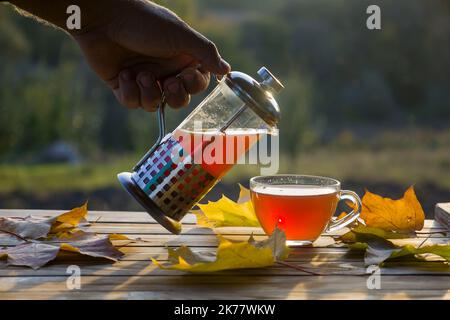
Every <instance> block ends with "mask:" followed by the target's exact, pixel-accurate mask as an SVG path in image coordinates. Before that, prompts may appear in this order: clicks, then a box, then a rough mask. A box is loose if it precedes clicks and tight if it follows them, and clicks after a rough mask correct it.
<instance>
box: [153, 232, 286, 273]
mask: <svg viewBox="0 0 450 320" xmlns="http://www.w3.org/2000/svg"><path fill="white" fill-rule="evenodd" d="M218 239H219V246H218V248H217V253H216V254H214V253H212V252H193V251H192V250H191V249H190V248H189V247H187V246H181V247H180V248H178V249H176V250H174V249H171V248H169V249H168V253H169V262H168V263H166V264H161V263H159V262H158V261H157V260H156V259H153V258H152V261H153V263H154V264H156V265H157V266H158V267H160V268H161V269H168V270H180V271H185V272H215V271H220V270H230V269H245V268H262V267H268V266H271V265H273V264H274V263H275V262H276V261H279V260H284V259H286V258H287V256H288V254H289V248H288V247H287V246H286V236H285V234H284V232H283V231H281V230H280V229H276V230H275V231H274V232H273V233H272V235H271V236H270V237H269V238H268V239H267V240H264V241H255V240H254V239H253V237H250V239H249V240H248V241H243V242H232V241H230V240H227V239H225V238H223V237H222V236H220V235H218Z"/></svg>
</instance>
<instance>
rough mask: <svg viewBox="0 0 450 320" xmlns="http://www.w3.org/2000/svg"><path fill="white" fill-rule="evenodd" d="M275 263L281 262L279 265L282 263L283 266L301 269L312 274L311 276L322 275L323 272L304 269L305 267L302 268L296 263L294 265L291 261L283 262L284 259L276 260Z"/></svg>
mask: <svg viewBox="0 0 450 320" xmlns="http://www.w3.org/2000/svg"><path fill="white" fill-rule="evenodd" d="M277 263H278V264H281V265H283V266H286V267H289V268H293V269H297V270H300V271H303V272H306V273H309V274H312V275H313V276H323V274H320V273H316V272H313V271H309V270H306V269H304V268H302V267H299V266H298V265H295V264H292V263H289V262H285V261H277Z"/></svg>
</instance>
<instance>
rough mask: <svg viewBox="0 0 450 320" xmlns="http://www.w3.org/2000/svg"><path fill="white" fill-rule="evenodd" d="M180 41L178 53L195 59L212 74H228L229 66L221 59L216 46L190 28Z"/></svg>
mask: <svg viewBox="0 0 450 320" xmlns="http://www.w3.org/2000/svg"><path fill="white" fill-rule="evenodd" d="M187 30H188V32H187V33H186V34H185V35H184V37H183V39H182V40H180V45H181V47H180V51H181V52H185V53H187V54H189V55H191V56H193V57H194V58H195V59H197V60H198V61H199V62H200V64H201V65H202V67H203V68H204V69H205V70H206V71H209V72H212V73H214V74H219V75H224V74H227V73H228V72H230V70H231V68H230V65H229V64H228V63H227V62H226V61H225V60H224V59H222V57H221V56H220V54H219V51H218V50H217V47H216V45H215V44H214V43H213V42H212V41H210V40H209V39H207V38H206V37H205V36H203V35H202V34H200V33H199V32H197V31H195V30H194V29H192V28H190V27H189V28H187Z"/></svg>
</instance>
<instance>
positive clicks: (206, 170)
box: [118, 72, 281, 234]
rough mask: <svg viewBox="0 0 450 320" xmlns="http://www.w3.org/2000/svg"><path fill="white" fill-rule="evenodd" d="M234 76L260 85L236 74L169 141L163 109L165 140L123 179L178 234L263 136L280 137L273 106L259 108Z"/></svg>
mask: <svg viewBox="0 0 450 320" xmlns="http://www.w3.org/2000/svg"><path fill="white" fill-rule="evenodd" d="M236 74H237V75H236ZM269 74H270V73H269ZM233 75H234V76H238V78H241V77H246V79H245V82H244V83H247V84H248V81H252V82H254V83H252V85H258V86H260V84H259V83H258V82H256V81H255V80H253V79H252V78H250V77H249V76H247V75H245V74H241V73H236V72H234V73H233V72H232V73H231V74H229V75H227V76H226V77H225V78H224V79H222V80H221V81H220V82H219V83H218V85H217V86H216V87H215V88H214V90H213V91H212V92H211V93H210V94H209V95H208V96H207V97H206V98H205V99H204V100H203V101H202V102H201V103H200V104H199V105H198V106H197V107H196V108H195V109H194V110H193V111H192V112H191V114H190V115H189V116H188V117H187V118H186V119H185V120H184V121H183V122H182V123H181V124H180V125H179V126H178V127H177V128H176V129H175V130H174V131H173V132H172V133H169V134H167V135H164V137H163V132H161V126H162V127H164V118H163V110H162V109H160V110H159V116H160V119H159V120H160V137H161V138H162V139H160V141H158V142H157V144H155V145H154V146H153V148H151V150H150V151H149V152H148V153H147V154H146V155H145V156H144V158H143V159H142V160H141V161H140V162H139V163H138V164H137V165H136V166H135V168H134V170H133V172H132V173H128V172H125V173H121V174H119V175H118V178H119V181H120V182H121V183H122V185H123V186H124V187H125V188H126V190H127V191H128V192H129V193H130V194H131V195H132V196H133V197H134V198H135V199H136V200H137V201H138V202H139V203H140V204H141V205H142V206H143V207H144V208H145V209H146V210H147V212H148V213H149V214H150V215H152V216H153V217H154V218H155V220H157V221H158V222H159V223H160V224H161V225H163V226H164V227H165V228H166V229H168V230H169V231H171V232H172V233H176V234H178V233H180V231H181V223H180V221H181V219H182V218H183V217H184V216H185V215H186V213H187V212H188V211H189V210H191V209H192V207H193V206H194V205H195V204H196V203H197V202H198V201H200V200H201V198H202V197H203V196H204V195H205V194H206V193H207V192H208V191H209V190H210V189H211V188H212V187H213V186H214V185H215V184H216V183H217V182H218V181H219V180H220V178H221V177H223V175H224V174H225V173H226V172H227V171H228V170H229V169H231V167H232V166H233V165H234V164H235V163H236V162H237V160H238V159H239V157H241V156H243V155H244V154H245V153H246V152H247V151H248V150H249V149H250V148H251V147H252V145H253V144H255V143H256V142H257V141H258V139H259V138H260V137H261V135H262V134H266V133H269V134H276V133H277V127H276V123H277V121H278V119H272V120H271V119H270V115H267V114H266V113H265V112H264V108H267V106H261V105H255V104H256V103H257V101H255V99H253V98H251V95H250V94H249V93H248V90H246V89H248V88H242V87H243V85H242V84H241V85H239V83H238V84H236V81H231V80H233V79H232V76H233ZM247 77H248V79H247ZM272 77H273V76H272ZM230 79H231V80H230ZM280 85H281V84H280ZM263 89H264V87H263V86H262V87H261V88H259V89H258V90H261V94H262V92H265V93H264V94H266V95H267V96H262V98H263V99H264V100H266V102H267V101H269V104H270V106H274V107H275V108H278V105H276V102H275V100H273V97H272V95H271V93H270V92H269V91H267V90H263ZM241 91H242V92H241ZM244 95H245V96H244ZM250 98H251V100H249V99H250ZM260 98H261V97H260ZM267 99H269V100H267ZM270 99H272V100H273V101H270ZM261 107H262V109H257V108H261ZM160 108H162V107H160ZM272 111H273V110H272ZM277 111H278V110H275V114H276V116H278V114H277ZM264 117H265V118H264Z"/></svg>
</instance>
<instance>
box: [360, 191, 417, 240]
mask: <svg viewBox="0 0 450 320" xmlns="http://www.w3.org/2000/svg"><path fill="white" fill-rule="evenodd" d="M360 218H361V219H363V220H364V221H365V223H366V225H367V226H368V227H376V228H381V229H383V230H388V231H398V232H412V231H414V230H421V229H422V228H423V224H424V220H425V214H424V212H423V209H422V206H421V205H420V202H419V201H418V200H417V197H416V194H415V192H414V188H413V187H412V186H411V187H409V188H408V190H406V192H405V194H404V195H403V197H402V198H401V199H398V200H392V199H390V198H384V197H381V196H379V195H376V194H374V193H371V192H369V191H366V193H365V194H364V197H363V198H362V210H361V215H360Z"/></svg>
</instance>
